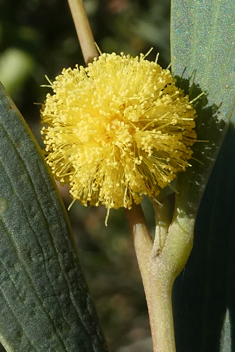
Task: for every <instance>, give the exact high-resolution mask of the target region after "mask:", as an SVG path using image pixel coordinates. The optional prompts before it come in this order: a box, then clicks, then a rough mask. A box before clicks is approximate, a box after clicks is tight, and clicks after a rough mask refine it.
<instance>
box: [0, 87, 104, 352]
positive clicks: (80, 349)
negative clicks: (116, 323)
mask: <svg viewBox="0 0 235 352" xmlns="http://www.w3.org/2000/svg"><path fill="white" fill-rule="evenodd" d="M0 338H1V342H2V344H3V345H4V347H5V348H6V349H7V351H22V352H27V351H28V352H33V351H37V352H39V351H42V352H45V351H47V352H49V351H51V352H52V351H54V352H64V351H66V352H72V351H74V352H75V351H76V352H85V351H86V352H87V351H89V352H93V351H105V350H106V347H105V341H104V337H103V335H102V332H101V329H100V327H99V323H98V319H97V316H96V312H95V309H94V306H93V302H92V300H91V297H90V294H89V292H88V289H87V286H86V283H85V280H84V277H83V275H82V273H81V268H80V265H79V261H78V257H77V252H76V247H75V242H74V239H73V237H72V235H71V229H70V225H69V222H68V219H67V216H66V212H65V209H64V207H63V205H62V203H61V200H60V198H59V195H58V193H57V190H56V187H55V184H54V182H53V180H52V178H51V176H50V174H49V171H48V169H47V166H46V164H45V162H44V160H43V156H42V154H41V151H40V150H39V147H38V146H37V143H36V141H35V140H34V138H33V136H32V135H31V133H30V131H29V129H28V127H27V126H26V124H25V122H24V121H23V118H22V117H21V116H20V114H19V112H18V111H17V109H16V107H15V106H14V104H13V102H12V101H11V100H10V98H9V97H8V96H7V95H6V93H5V92H4V90H3V88H1V89H0Z"/></svg>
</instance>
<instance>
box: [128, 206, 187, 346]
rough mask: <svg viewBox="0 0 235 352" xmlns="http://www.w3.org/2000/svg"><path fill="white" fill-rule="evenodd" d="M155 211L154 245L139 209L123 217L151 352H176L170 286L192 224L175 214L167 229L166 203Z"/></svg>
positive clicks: (182, 261) (182, 259)
mask: <svg viewBox="0 0 235 352" xmlns="http://www.w3.org/2000/svg"><path fill="white" fill-rule="evenodd" d="M155 211H159V214H158V215H156V234H155V239H154V241H153V239H152V237H151V236H150V234H149V231H148V228H147V225H146V222H145V219H144V214H143V212H142V209H141V206H140V205H134V206H133V207H132V209H131V210H126V217H127V220H128V223H129V227H130V231H131V234H132V237H133V242H134V247H135V251H136V256H137V260H138V265H139V268H140V273H141V277H142V280H143V286H144V290H145V295H146V301H147V305H148V311H149V320H150V326H151V333H152V339H153V351H154V352H175V351H176V348H175V337H174V324H173V316H172V303H171V292H172V286H173V282H174V280H175V278H176V276H177V275H178V274H179V273H180V271H181V270H182V268H183V267H184V265H185V263H186V261H187V258H188V256H189V254H190V251H191V248H192V238H193V228H194V221H191V220H190V219H187V217H186V218H183V217H182V214H180V216H179V217H178V216H177V214H178V212H177V210H176V212H175V215H174V217H173V221H172V224H171V225H170V226H169V221H168V217H167V213H168V205H167V202H165V203H164V202H163V203H162V206H161V205H160V206H155ZM162 235H163V236H162ZM159 236H161V237H163V238H160V237H159ZM162 240H163V241H162Z"/></svg>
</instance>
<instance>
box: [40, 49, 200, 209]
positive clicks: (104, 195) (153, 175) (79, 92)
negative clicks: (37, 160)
mask: <svg viewBox="0 0 235 352" xmlns="http://www.w3.org/2000/svg"><path fill="white" fill-rule="evenodd" d="M51 87H52V89H53V92H54V94H52V95H51V94H48V95H47V97H46V101H45V104H44V106H43V108H42V111H41V117H42V123H43V124H44V127H43V128H42V135H43V139H44V143H45V146H46V154H47V156H46V160H47V162H48V164H49V165H50V167H51V169H52V172H53V173H54V175H55V177H56V179H57V180H59V181H60V182H61V183H62V184H64V183H69V185H70V192H71V196H72V198H73V199H74V200H76V199H78V200H79V201H80V202H81V203H82V204H83V205H85V206H87V205H88V204H90V205H95V206H98V205H100V204H104V205H105V206H106V208H107V209H110V208H116V209H117V208H119V207H125V208H128V209H130V208H131V206H132V204H133V202H134V203H136V204H139V203H140V202H141V200H142V196H143V195H146V196H148V197H156V196H157V195H158V194H159V192H160V189H161V188H164V187H166V186H167V185H169V183H170V182H171V181H172V180H173V179H174V178H175V177H176V174H177V172H179V171H185V169H186V168H187V167H188V166H189V161H188V160H189V159H190V158H191V155H192V150H191V146H192V145H193V143H194V142H195V140H196V133H195V131H194V127H195V121H194V119H195V117H196V114H195V110H194V108H193V106H192V104H191V103H190V102H189V98H188V96H185V95H184V94H183V92H182V90H180V89H179V88H177V87H176V86H175V81H174V78H173V77H172V75H171V73H170V71H169V70H164V69H162V68H161V67H160V66H159V65H158V64H157V63H156V62H150V61H148V60H146V59H145V56H144V55H142V54H141V55H140V57H135V58H133V57H131V56H129V55H127V56H126V55H124V54H120V55H116V54H115V53H112V54H102V55H101V56H99V58H97V59H94V61H93V62H92V63H90V64H89V65H88V67H85V68H84V67H82V66H80V67H78V66H76V68H74V69H71V68H69V69H64V70H63V71H62V74H61V75H59V76H58V77H56V79H55V81H54V82H53V83H52V84H51Z"/></svg>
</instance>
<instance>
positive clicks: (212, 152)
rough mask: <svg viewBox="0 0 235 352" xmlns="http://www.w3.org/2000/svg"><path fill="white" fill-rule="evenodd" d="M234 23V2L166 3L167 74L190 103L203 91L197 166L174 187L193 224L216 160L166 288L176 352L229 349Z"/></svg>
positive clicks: (234, 276) (233, 277)
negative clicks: (187, 244)
mask: <svg viewBox="0 0 235 352" xmlns="http://www.w3.org/2000/svg"><path fill="white" fill-rule="evenodd" d="M234 18H235V2H234V0H221V1H217V0H198V1H192V0H188V1H181V0H172V61H173V69H174V74H175V75H176V76H177V82H178V84H179V85H180V86H181V87H183V88H186V90H187V89H188V91H189V93H191V95H192V96H194V97H195V96H196V95H197V94H199V93H200V92H201V91H203V92H206V96H205V97H204V98H202V99H198V101H197V102H196V108H197V112H198V119H197V134H198V139H199V140H201V141H202V142H198V143H197V144H196V146H195V152H194V157H195V158H196V159H198V160H199V162H201V164H200V163H199V162H198V161H197V160H195V161H192V168H191V170H189V171H188V172H187V173H185V174H184V175H181V176H180V178H179V183H178V189H179V196H178V205H179V207H180V206H182V209H183V212H185V214H186V216H189V217H190V216H193V217H194V218H195V216H196V214H197V210H198V206H199V203H200V200H201V197H202V194H203V191H204V188H205V186H206V184H207V181H208V177H209V175H210V172H211V169H212V167H213V166H214V163H215V160H216V158H217V156H218V158H217V160H216V163H215V166H214V168H213V170H212V174H211V177H210V179H209V182H208V184H207V187H206V191H205V194H204V196H203V198H202V202H201V205H200V208H199V212H198V216H197V221H196V227H195V240H194V247H193V251H192V254H191V256H190V258H189V261H188V263H187V265H186V268H185V270H184V272H183V273H182V275H181V276H180V277H179V278H178V280H177V282H176V284H175V287H174V302H175V304H174V310H175V330H176V342H177V352H188V351H190V352H194V351H195V352H231V351H233V349H234V326H235V325H234V316H235V309H234V308H235V304H234V297H235V295H234V293H235V291H234V282H235V273H234V267H235V266H234V265H235V264H234V249H235V236H234V234H235V213H234V209H235V203H234V199H235V158H234V155H235V133H234V126H233V120H234V117H235V115H234V102H235V73H234V68H235V40H234V39H235V23H234ZM229 120H230V121H231V123H230V124H229ZM226 132H227V134H226ZM225 134H226V137H225V139H224V136H225ZM223 140H224V142H223ZM222 142H223V144H222ZM221 144H222V147H221ZM220 148H221V150H220ZM219 150H220V152H219ZM218 152H219V155H218Z"/></svg>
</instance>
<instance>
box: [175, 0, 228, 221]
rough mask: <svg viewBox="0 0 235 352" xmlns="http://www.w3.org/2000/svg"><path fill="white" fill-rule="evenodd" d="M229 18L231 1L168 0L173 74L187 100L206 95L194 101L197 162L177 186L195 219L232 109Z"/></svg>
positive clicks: (195, 153) (181, 201) (182, 199)
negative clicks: (170, 6)
mask: <svg viewBox="0 0 235 352" xmlns="http://www.w3.org/2000/svg"><path fill="white" fill-rule="evenodd" d="M234 18H235V2H234V0H220V1H218V0H197V1H195V0H187V1H184V0H172V15H171V50H172V64H173V73H174V75H175V76H176V77H177V83H178V85H179V86H180V87H182V88H184V89H185V90H186V91H187V90H188V91H189V93H190V96H191V97H192V98H195V97H196V96H197V95H199V94H200V93H201V92H204V93H205V96H204V97H202V98H201V99H198V101H197V102H196V103H195V107H196V109H197V113H198V118H197V129H196V130H197V135H198V140H199V142H197V143H196V145H195V148H194V155H193V156H194V158H195V159H197V160H196V161H192V166H193V167H192V168H191V170H188V172H186V173H185V174H183V175H182V177H179V185H178V186H179V192H180V193H181V196H180V199H179V200H178V201H179V202H180V204H186V203H187V204H188V210H187V211H188V212H192V213H193V214H194V216H195V213H196V212H197V209H198V206H199V202H200V199H201V196H202V194H203V191H204V188H205V185H206V182H207V180H208V177H209V174H210V172H211V169H212V166H213V164H214V161H215V159H216V156H217V154H218V151H219V148H220V147H221V143H222V141H223V138H224V134H225V132H226V129H227V126H228V122H229V120H230V119H231V117H232V113H233V110H234V104H235V72H234V68H235V21H234ZM200 141H201V142H200ZM198 161H199V162H198ZM185 200H187V202H186V201H185Z"/></svg>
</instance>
